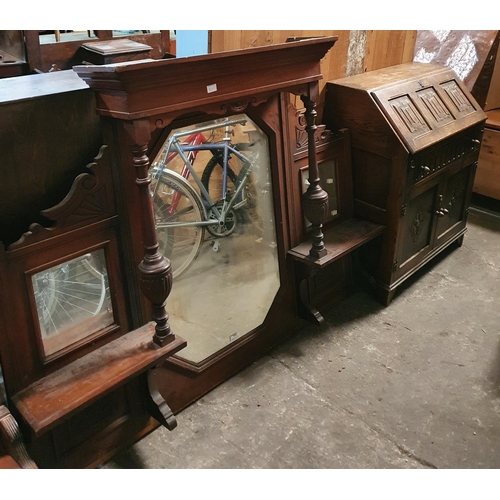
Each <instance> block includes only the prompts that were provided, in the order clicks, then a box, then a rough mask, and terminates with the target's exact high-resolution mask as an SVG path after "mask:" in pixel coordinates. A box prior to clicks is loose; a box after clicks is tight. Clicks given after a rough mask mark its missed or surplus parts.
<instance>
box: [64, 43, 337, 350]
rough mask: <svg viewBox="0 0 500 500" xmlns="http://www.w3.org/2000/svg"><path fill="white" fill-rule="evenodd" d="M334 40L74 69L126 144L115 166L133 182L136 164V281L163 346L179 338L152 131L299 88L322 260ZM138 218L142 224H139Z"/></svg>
mask: <svg viewBox="0 0 500 500" xmlns="http://www.w3.org/2000/svg"><path fill="white" fill-rule="evenodd" d="M336 41H337V37H322V38H310V39H304V40H294V41H290V42H287V43H284V44H279V45H271V46H265V47H258V48H251V49H243V50H236V51H229V52H221V53H214V54H208V55H204V56H196V57H186V58H179V59H168V60H149V59H146V60H141V61H131V62H125V63H117V64H110V65H103V66H76V67H74V68H73V69H74V71H76V73H77V74H78V75H79V76H80V77H81V78H82V79H83V80H84V81H85V82H87V84H88V85H89V86H90V88H92V89H93V90H94V91H95V95H96V106H97V112H98V113H99V114H100V115H101V116H103V117H106V118H109V119H111V120H112V121H114V122H115V126H116V128H115V132H116V133H117V137H119V139H118V146H119V151H120V153H119V155H120V160H119V161H118V162H117V163H116V165H117V169H118V170H120V171H121V172H120V173H121V176H122V178H123V179H125V181H124V182H125V184H126V185H127V186H129V185H130V184H131V183H132V181H133V179H132V178H130V175H129V174H128V172H129V171H130V170H131V168H129V167H135V172H136V178H135V180H134V181H135V184H136V185H137V187H138V190H137V189H135V191H134V192H133V194H132V197H133V198H134V199H135V203H136V207H135V208H136V210H137V211H138V212H139V213H140V216H139V219H141V221H140V222H139V224H137V220H136V223H135V224H136V225H135V229H133V230H132V233H137V232H141V233H142V238H143V242H142V243H143V248H144V258H143V260H142V261H141V262H140V263H139V266H138V286H139V288H140V291H141V292H142V294H143V296H145V297H146V298H147V299H148V300H149V302H150V303H151V306H152V316H153V319H154V321H155V322H156V324H157V326H156V331H155V335H154V338H153V340H154V342H155V343H156V344H157V345H159V346H163V345H165V344H167V343H168V342H170V341H171V339H172V337H173V334H172V332H171V330H170V326H169V324H168V314H167V313H166V310H165V303H166V299H167V297H168V295H169V294H170V291H171V287H172V270H171V265H170V262H169V260H168V259H167V258H166V257H164V256H163V255H161V254H160V252H159V245H158V241H157V238H156V231H155V224H154V214H153V206H152V200H151V197H150V194H149V182H150V181H149V178H148V170H149V166H150V159H149V157H148V154H149V151H150V146H151V144H150V143H151V139H152V133H153V132H154V131H155V130H156V129H161V128H165V127H167V126H168V125H169V124H170V123H171V122H172V121H173V120H174V119H178V118H180V117H189V116H192V117H194V116H196V115H200V114H201V113H208V114H215V115H225V114H229V113H237V112H243V111H244V110H245V109H246V108H247V107H249V106H256V105H258V104H261V103H263V102H265V101H267V100H268V99H269V98H270V97H271V96H273V95H276V94H277V93H279V92H290V93H292V94H295V95H299V96H300V98H301V99H302V101H303V103H304V106H305V109H306V111H305V118H306V122H307V126H306V131H307V134H308V137H309V145H308V151H309V153H308V154H309V182H310V186H309V188H308V190H307V192H306V193H305V194H304V197H303V210H304V214H305V216H306V217H307V219H308V220H309V221H310V222H311V224H312V246H311V250H310V257H311V258H314V259H318V258H320V257H322V256H323V255H325V253H326V249H325V246H324V244H323V234H322V232H321V228H322V221H323V219H324V217H325V215H326V213H327V211H328V195H327V193H326V192H325V191H323V190H322V189H321V187H320V186H319V177H318V169H317V163H316V150H315V147H314V133H315V130H316V128H317V127H316V125H315V118H316V110H315V107H316V100H317V97H318V81H319V80H320V79H321V78H322V75H321V71H320V61H321V59H322V58H323V57H324V56H325V55H326V53H327V52H328V50H329V49H330V48H331V47H332V46H333V45H334V43H335V42H336ZM128 203H134V202H133V201H131V200H128ZM128 210H129V211H130V210H131V209H130V207H129V208H128ZM134 217H135V215H134ZM139 225H140V226H142V230H141V231H138V230H137V228H138V226H139ZM136 236H138V235H136ZM136 259H137V255H136ZM137 260H138V259H137Z"/></svg>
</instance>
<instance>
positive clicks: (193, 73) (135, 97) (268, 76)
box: [73, 36, 337, 120]
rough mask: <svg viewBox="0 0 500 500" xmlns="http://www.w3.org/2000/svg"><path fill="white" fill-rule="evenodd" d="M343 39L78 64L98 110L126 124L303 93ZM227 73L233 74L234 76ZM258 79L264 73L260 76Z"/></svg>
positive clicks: (317, 78)
mask: <svg viewBox="0 0 500 500" xmlns="http://www.w3.org/2000/svg"><path fill="white" fill-rule="evenodd" d="M336 41H337V37H335V36H333V37H322V38H310V39H306V40H299V41H292V42H287V43H283V44H277V45H269V46H265V47H255V48H250V49H242V50H233V51H228V52H218V53H213V54H208V55H203V56H194V57H183V58H178V59H167V60H150V59H146V60H141V61H130V62H127V63H118V64H110V65H102V66H75V67H74V68H73V70H74V71H76V72H77V73H78V75H79V76H80V77H81V78H83V80H85V81H86V82H87V84H88V85H89V86H90V88H92V89H93V90H94V91H95V92H96V102H97V111H98V113H99V114H101V115H105V116H112V117H115V118H118V119H122V120H135V119H140V118H145V117H152V116H155V115H161V114H163V113H171V112H182V113H186V112H187V111H189V110H200V109H203V108H204V107H205V106H209V105H210V104H213V103H238V102H240V101H241V100H244V101H245V100H246V99H247V98H248V96H249V95H251V96H255V97H256V98H257V99H259V96H260V95H267V96H269V95H271V94H272V93H276V92H281V91H291V92H294V93H295V92H301V91H300V89H301V88H302V89H303V90H302V92H305V91H306V88H307V85H308V84H309V83H311V82H315V81H318V80H320V79H321V78H322V75H321V71H320V61H321V59H322V58H323V57H324V56H325V54H326V53H327V52H328V50H329V49H330V48H331V47H332V46H333V45H334V43H335V42H336ZM227 75H231V77H230V78H229V77H228V76H227ZM255 75H259V77H258V78H256V77H255Z"/></svg>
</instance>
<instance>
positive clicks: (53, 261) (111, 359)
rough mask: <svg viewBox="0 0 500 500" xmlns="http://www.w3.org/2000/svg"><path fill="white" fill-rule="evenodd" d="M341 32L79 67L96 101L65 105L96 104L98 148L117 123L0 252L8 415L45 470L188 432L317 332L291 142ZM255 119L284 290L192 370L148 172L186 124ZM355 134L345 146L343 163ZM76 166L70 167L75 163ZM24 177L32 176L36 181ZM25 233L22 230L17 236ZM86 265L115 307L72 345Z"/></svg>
mask: <svg viewBox="0 0 500 500" xmlns="http://www.w3.org/2000/svg"><path fill="white" fill-rule="evenodd" d="M336 39H337V38H336V37H325V38H317V39H308V40H299V41H294V42H289V43H285V44H281V45H275V46H269V47H261V48H253V49H246V50H241V51H232V52H227V53H220V54H209V55H207V56H199V57H192V58H183V59H179V60H176V59H170V60H161V61H153V60H144V61H133V62H129V63H122V64H117V65H107V66H106V65H104V66H80V67H76V68H75V71H76V73H77V74H78V75H80V77H81V78H83V79H84V80H85V81H86V82H87V83H88V84H89V86H90V88H91V89H92V91H93V93H94V95H95V101H94V95H89V94H88V92H89V91H88V90H87V89H85V88H84V87H83V86H82V87H81V88H80V87H78V85H75V93H74V94H69V95H66V94H64V89H61V91H62V94H61V96H63V97H64V98H68V99H74V98H76V97H77V96H78V97H79V98H82V99H84V100H85V101H86V102H87V103H89V102H90V103H93V102H95V103H96V108H97V112H98V114H99V115H100V116H101V122H100V124H99V125H98V128H96V124H95V122H94V121H93V119H92V118H91V117H90V116H89V119H88V120H87V121H86V122H85V123H83V122H82V123H81V126H82V128H81V130H80V134H81V136H82V137H83V136H85V135H92V140H93V141H94V142H95V140H94V139H95V137H94V136H96V137H97V135H96V131H98V130H102V131H103V134H102V135H103V137H104V140H103V143H104V144H103V145H102V146H101V148H100V150H99V151H95V152H94V156H95V158H94V160H93V161H92V162H91V163H89V164H88V166H87V167H86V168H84V169H83V171H81V170H80V172H76V178H75V179H74V182H73V185H72V187H71V189H70V190H69V193H67V195H66V196H65V197H64V196H63V197H62V198H63V199H61V198H59V199H58V200H59V202H57V203H56V204H55V206H53V207H52V208H49V209H45V210H42V212H41V216H40V217H37V218H36V220H37V222H36V223H35V224H32V225H31V226H30V227H29V230H28V231H26V232H25V233H24V234H23V235H22V236H21V238H19V239H17V240H16V239H12V240H10V241H7V242H6V248H4V247H3V246H2V247H1V248H0V279H1V282H2V290H1V294H0V301H1V305H2V308H1V311H2V313H1V318H0V320H1V321H0V357H1V362H2V368H3V371H4V378H5V385H6V391H7V398H8V404H9V410H10V411H11V413H12V415H13V417H14V418H15V420H16V421H17V422H18V424H19V426H20V428H21V430H22V434H23V437H24V439H25V442H26V447H27V450H28V453H29V454H30V456H31V457H32V458H33V459H34V460H35V462H36V464H37V466H38V467H41V468H82V467H95V466H96V465H99V464H102V463H103V462H104V461H106V460H107V459H109V458H110V457H111V456H112V455H113V454H114V453H116V452H117V451H119V450H120V449H122V448H124V447H126V446H128V445H130V444H132V443H133V442H135V441H137V440H138V439H140V438H141V437H143V436H144V435H146V434H147V433H148V432H151V431H152V430H153V429H155V428H156V427H157V426H158V425H159V424H160V423H161V424H163V425H165V426H166V427H167V428H169V429H173V428H174V427H175V425H176V418H175V416H174V415H176V414H177V413H179V411H180V410H181V409H182V408H185V407H186V406H187V405H188V404H190V403H192V402H193V401H195V400H196V399H198V398H199V397H201V395H202V394H204V393H206V392H207V391H209V390H210V389H212V388H213V387H215V386H216V385H217V384H220V383H221V382H223V381H224V380H226V379H228V378H229V377H230V376H231V375H233V374H234V373H236V372H237V371H239V370H241V369H242V368H244V367H245V366H247V365H248V364H249V363H251V362H252V361H254V360H256V359H257V358H258V357H259V356H261V355H262V354H264V353H265V352H266V351H267V350H269V348H271V347H272V346H273V345H276V344H277V343H279V342H280V341H282V340H283V339H284V338H286V337H287V336H289V335H291V334H293V333H294V332H295V331H297V330H298V329H299V328H300V327H301V326H302V324H301V322H300V321H297V295H296V276H295V267H294V265H293V262H292V260H290V259H289V257H288V256H287V252H288V251H289V250H290V249H292V248H294V247H295V246H297V245H298V244H299V243H301V242H302V241H303V239H304V238H306V233H307V230H306V229H305V228H304V219H303V215H302V208H301V202H300V201H299V203H297V200H300V198H301V190H302V185H301V184H300V182H299V177H298V174H299V170H300V169H299V166H298V163H296V162H295V160H294V151H295V149H294V146H293V145H292V143H293V139H292V138H291V137H290V134H289V131H290V126H293V125H291V123H292V121H293V120H291V118H290V112H291V108H290V96H291V95H297V96H300V97H301V98H303V101H304V104H305V106H306V111H305V117H306V120H307V121H308V126H307V127H308V130H307V132H306V134H307V135H308V136H309V135H311V133H314V132H313V131H314V126H315V124H314V113H313V111H312V109H313V107H314V101H315V99H316V97H317V88H318V86H317V82H318V80H319V79H320V78H321V72H320V60H321V59H322V57H324V55H325V54H326V53H327V51H328V50H329V49H330V48H331V47H332V46H333V45H334V43H335V41H336ZM57 73H59V74H57ZM73 75H74V76H76V74H75V73H73ZM221 75H222V76H221ZM42 77H43V80H44V82H49V83H50V81H52V80H54V81H56V80H57V81H59V80H61V81H66V82H69V84H70V85H73V84H74V83H75V82H72V81H70V80H71V79H69V80H68V78H67V77H68V75H67V74H65V72H56V73H52V74H47V75H32V76H29V77H26V78H31V79H35V78H37V79H41V78H42ZM80 82H81V80H80ZM214 84H215V88H216V89H217V90H216V91H215V92H214V91H213V89H214V87H213V85H214ZM63 97H61V98H63ZM90 97H91V99H89V98H90ZM40 98H41V99H44V98H45V97H43V96H41V97H40ZM82 106H83V107H84V108H85V109H89V106H88V105H83V104H82ZM242 112H245V113H246V114H247V115H248V116H249V117H250V118H251V119H252V120H253V121H254V122H255V123H257V124H258V126H259V127H260V128H261V129H262V130H263V131H264V132H265V134H266V135H267V137H268V139H269V153H270V159H271V176H272V181H273V182H272V190H273V192H272V194H273V196H274V219H275V221H276V245H277V258H278V264H279V279H280V283H279V290H278V292H277V294H276V296H275V298H274V300H273V302H272V304H271V305H270V309H269V312H268V313H267V315H266V317H265V319H264V321H263V322H262V324H260V325H259V326H257V327H256V328H253V329H251V330H250V331H248V332H245V333H244V334H242V335H241V336H240V338H238V339H236V340H235V341H234V342H231V343H230V344H229V345H227V346H226V347H225V348H223V349H220V350H219V351H217V352H215V353H214V354H213V355H211V356H209V357H207V358H206V359H204V360H202V361H201V362H192V361H190V360H188V359H186V358H183V357H182V349H183V348H184V347H185V346H186V342H185V341H184V340H183V339H182V338H181V337H179V336H178V334H177V333H176V332H175V330H174V329H171V327H170V323H169V319H168V314H167V313H168V296H169V293H170V287H171V272H172V270H171V267H170V263H169V261H168V259H165V258H164V257H163V256H162V255H161V254H159V253H158V245H157V241H156V235H155V231H154V230H153V229H154V227H153V224H154V221H153V219H152V217H151V204H150V203H151V202H150V198H149V192H148V188H147V185H148V182H149V181H148V178H147V171H148V169H149V164H150V163H151V158H152V157H153V156H154V155H155V154H156V151H157V150H158V149H159V147H160V146H161V144H162V142H163V140H164V139H165V137H166V135H167V134H168V132H169V131H170V130H171V129H173V128H175V127H178V126H187V125H192V124H193V123H197V122H199V121H200V120H208V119H213V118H221V117H225V116H230V115H232V114H234V113H242ZM75 116H76V115H75ZM67 123H71V122H67ZM58 126H59V125H58ZM86 127H89V128H88V129H87V128H86ZM98 135H100V132H99V133H98ZM344 137H345V135H343V134H340V136H338V137H337V139H336V141H335V144H337V145H338V148H340V150H342V151H343V154H344V153H345V151H346V149H345V148H346V144H347V142H344ZM77 142H78V141H76V140H75V141H73V139H72V141H71V142H69V143H68V144H67V148H62V149H61V151H63V150H66V149H68V150H71V151H72V149H71V148H73V146H74V144H75V145H76V143H77ZM73 143H74V144H73ZM88 144H90V142H89V143H88ZM341 144H342V145H341ZM86 146H87V144H86ZM58 149H59V148H58V147H57V146H56V147H55V148H54V149H53V151H54V159H55V162H54V163H55V164H57V169H59V170H61V171H65V170H67V169H64V165H63V164H61V165H59V163H60V162H59V161H58V158H59V156H58ZM75 154H76V150H75ZM315 154H316V148H309V149H308V153H307V155H306V156H307V157H308V160H307V161H306V163H307V165H309V168H310V171H309V179H310V182H309V184H310V186H313V187H312V188H311V189H310V190H309V193H308V194H306V195H304V197H303V200H304V203H305V206H309V207H310V208H309V216H310V217H311V219H313V220H312V222H313V232H314V237H315V239H314V246H315V248H321V246H322V236H321V231H322V221H321V217H320V216H317V214H313V213H312V212H313V210H312V208H311V207H312V206H313V205H314V206H318V205H319V206H322V207H323V208H321V210H318V212H321V213H323V212H324V210H325V208H324V207H325V205H326V204H325V195H324V194H323V189H322V188H318V182H316V181H317V179H318V175H317V171H315V163H314V157H315V156H314V155H315ZM67 163H68V168H69V171H71V172H73V171H75V170H76V169H75V168H74V166H73V165H72V162H71V161H68V162H67ZM70 167H71V168H70ZM50 168H51V167H50V166H48V169H49V170H50ZM59 170H57V172H59ZM43 174H44V175H45V172H44V173H43ZM58 176H59V173H57V175H55V177H56V178H57V177H58ZM6 179H7V180H9V179H10V178H9V177H6ZM19 179H20V180H21V183H24V182H26V180H27V179H28V177H21V178H19V177H17V181H19ZM17 181H16V182H17ZM9 182H10V180H9ZM37 189H39V185H37ZM285 193H286V195H285ZM306 193H307V191H306ZM9 200H10V198H9ZM318 200H319V201H318ZM11 201H12V200H11ZM38 203H39V200H38ZM13 208H14V209H15V207H13ZM315 210H316V209H315ZM34 219H35V217H33V219H32V220H34ZM12 229H13V231H11V233H12V234H13V233H14V230H17V229H16V228H14V227H13V228H12ZM311 248H312V246H311ZM348 267H349V266H348V263H347V262H346V261H343V264H342V265H341V266H340V267H339V268H338V271H339V272H338V273H337V274H336V280H335V281H338V283H340V284H341V285H340V286H339V287H338V288H339V289H340V288H342V284H343V283H344V282H345V280H346V277H347V275H348V274H349V273H348ZM77 270H79V271H82V272H84V273H85V274H86V275H87V276H89V279H90V280H96V279H97V280H98V285H99V290H100V292H99V294H100V301H99V304H98V306H97V308H96V309H95V314H94V315H93V316H92V317H90V318H86V319H85V320H84V321H83V322H82V325H83V327H82V328H77V329H71V331H70V337H69V338H68V337H67V336H65V335H62V336H61V335H59V333H58V331H55V332H52V333H50V331H51V325H50V322H51V321H52V322H53V320H54V319H55V311H57V310H58V302H57V300H56V296H57V294H59V293H62V289H57V288H56V289H55V291H51V287H50V286H48V285H50V284H53V283H54V281H55V277H56V275H57V274H60V273H62V274H63V275H64V276H66V278H65V280H63V283H62V285H60V286H67V285H68V284H69V283H70V282H71V281H72V280H71V279H69V276H71V275H72V274H71V273H75V272H76V271H77ZM337 278H338V280H337ZM7 283H8V288H7V286H6V284H7ZM77 283H78V285H79V286H80V285H82V283H81V282H80V281H78V282H77ZM83 284H85V283H83ZM174 286H175V284H174ZM94 287H95V284H94ZM52 290H54V289H52ZM82 293H83V292H82ZM42 297H45V298H46V299H49V300H48V302H47V303H48V304H49V306H50V307H45V305H44V304H45V302H44V300H42ZM165 300H166V310H165ZM103 304H106V305H105V306H103Z"/></svg>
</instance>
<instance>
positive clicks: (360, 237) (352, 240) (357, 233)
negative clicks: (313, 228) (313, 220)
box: [288, 218, 385, 269]
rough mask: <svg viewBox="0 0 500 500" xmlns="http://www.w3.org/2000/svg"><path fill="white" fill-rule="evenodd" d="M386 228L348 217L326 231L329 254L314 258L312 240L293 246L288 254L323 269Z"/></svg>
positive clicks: (325, 238) (326, 245) (325, 242)
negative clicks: (310, 254) (311, 253)
mask: <svg viewBox="0 0 500 500" xmlns="http://www.w3.org/2000/svg"><path fill="white" fill-rule="evenodd" d="M384 229H385V226H382V225H380V224H375V223H374V222H369V221H366V220H361V219H355V218H352V219H348V220H346V221H344V222H341V223H340V224H338V225H336V226H333V227H332V228H330V229H328V230H326V231H325V233H324V234H325V236H324V239H323V241H324V244H325V247H326V250H327V254H326V255H325V256H324V257H321V258H320V259H313V258H312V257H310V256H309V250H310V248H311V240H307V241H304V242H303V243H301V244H300V245H297V246H296V247H294V248H292V249H291V250H289V251H288V255H290V257H292V258H293V259H295V260H297V261H300V262H302V263H304V264H306V265H308V266H311V267H313V268H317V269H321V268H322V267H325V266H327V265H328V264H331V263H332V262H335V261H336V260H338V259H340V258H341V257H344V256H345V255H347V254H348V253H349V252H352V251H353V250H355V249H356V248H358V247H360V246H361V245H363V244H365V243H367V242H368V241H370V240H372V239H373V238H375V237H376V236H378V235H379V234H382V233H383V231H384Z"/></svg>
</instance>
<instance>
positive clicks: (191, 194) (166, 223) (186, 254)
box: [153, 172, 205, 278]
mask: <svg viewBox="0 0 500 500" xmlns="http://www.w3.org/2000/svg"><path fill="white" fill-rule="evenodd" d="M158 182H159V185H158V186H157V187H155V191H154V198H153V205H154V214H155V226H156V234H157V237H158V243H159V245H160V252H162V253H163V254H164V255H165V257H167V258H168V259H169V260H170V263H171V265H172V273H173V277H174V278H178V277H179V276H181V275H182V274H183V273H185V272H186V271H187V270H188V268H189V267H190V266H191V264H192V263H193V262H194V261H195V259H196V257H197V256H198V253H199V251H200V246H201V243H202V242H203V237H204V228H203V227H202V226H196V225H193V226H173V225H172V224H173V223H183V222H185V223H193V222H201V221H203V220H204V219H205V217H204V211H203V207H202V204H201V200H200V198H199V196H198V195H197V194H196V192H195V190H194V189H193V188H192V187H191V185H190V184H189V183H188V182H187V181H186V180H185V179H184V178H183V177H181V176H180V175H179V174H177V173H175V172H163V174H162V175H161V177H160V178H159V179H158Z"/></svg>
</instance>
